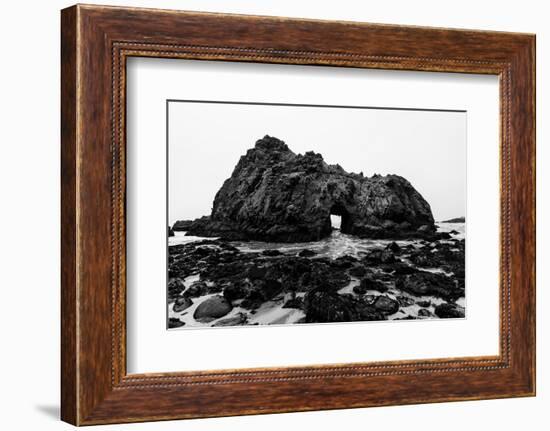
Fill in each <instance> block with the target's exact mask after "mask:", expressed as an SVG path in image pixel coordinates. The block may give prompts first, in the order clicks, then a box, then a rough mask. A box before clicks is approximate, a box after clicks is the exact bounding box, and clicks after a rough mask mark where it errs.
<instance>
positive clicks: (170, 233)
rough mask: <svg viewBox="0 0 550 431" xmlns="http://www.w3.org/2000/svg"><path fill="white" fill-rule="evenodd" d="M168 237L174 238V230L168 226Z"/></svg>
mask: <svg viewBox="0 0 550 431" xmlns="http://www.w3.org/2000/svg"><path fill="white" fill-rule="evenodd" d="M168 236H174V230H173V229H172V228H171V227H170V226H168Z"/></svg>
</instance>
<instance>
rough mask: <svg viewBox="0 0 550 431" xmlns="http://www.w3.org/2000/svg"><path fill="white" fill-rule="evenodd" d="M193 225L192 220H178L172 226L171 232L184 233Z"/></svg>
mask: <svg viewBox="0 0 550 431" xmlns="http://www.w3.org/2000/svg"><path fill="white" fill-rule="evenodd" d="M192 223H193V220H178V221H177V222H175V223H174V225H173V226H172V231H173V232H184V231H186V230H188V229H189V227H190V226H191V224H192Z"/></svg>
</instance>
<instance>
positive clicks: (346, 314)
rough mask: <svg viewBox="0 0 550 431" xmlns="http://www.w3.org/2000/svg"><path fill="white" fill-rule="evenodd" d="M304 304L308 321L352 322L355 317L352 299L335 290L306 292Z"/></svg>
mask: <svg viewBox="0 0 550 431" xmlns="http://www.w3.org/2000/svg"><path fill="white" fill-rule="evenodd" d="M304 305H305V311H306V322H307V323H312V322H315V323H328V322H351V321H353V320H354V319H355V314H354V309H353V306H352V304H351V303H350V301H349V300H346V298H344V297H343V296H342V295H338V294H337V293H335V292H326V291H323V290H313V291H311V292H309V293H307V294H306V297H305V300H304Z"/></svg>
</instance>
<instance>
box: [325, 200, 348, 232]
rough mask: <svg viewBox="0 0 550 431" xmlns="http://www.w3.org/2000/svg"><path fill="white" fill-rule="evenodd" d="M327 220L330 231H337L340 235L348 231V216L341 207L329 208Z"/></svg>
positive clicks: (336, 205)
mask: <svg viewBox="0 0 550 431" xmlns="http://www.w3.org/2000/svg"><path fill="white" fill-rule="evenodd" d="M329 219H330V226H331V229H332V230H339V231H340V232H342V233H347V232H348V231H349V227H350V215H349V213H348V211H347V210H346V208H345V207H344V206H343V205H340V204H334V205H333V206H332V207H331V208H330V213H329Z"/></svg>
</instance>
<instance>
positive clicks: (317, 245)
mask: <svg viewBox="0 0 550 431" xmlns="http://www.w3.org/2000/svg"><path fill="white" fill-rule="evenodd" d="M437 226H438V232H452V231H456V232H458V234H454V235H452V236H453V238H457V239H464V237H465V225H464V223H437ZM207 239H216V238H203V237H198V236H185V232H175V236H172V237H169V238H168V245H177V244H189V243H191V242H195V241H202V240H207ZM391 242H393V240H387V239H376V240H370V239H361V238H357V237H355V236H353V235H347V234H345V233H341V232H340V230H339V229H334V230H333V231H332V234H331V235H330V236H328V237H326V238H324V239H322V240H319V241H312V242H295V243H283V242H281V243H278V242H261V241H232V242H231V244H232V245H233V246H235V247H237V248H238V249H239V250H240V251H242V252H245V253H246V252H249V253H250V252H254V253H257V252H261V251H263V250H279V251H280V252H282V253H296V252H298V251H300V250H303V249H308V250H313V251H314V252H316V253H317V257H329V258H331V259H335V258H337V257H340V256H345V255H350V256H353V257H359V256H361V255H362V254H364V253H366V252H368V251H370V250H372V249H375V248H381V247H385V246H387V245H388V244H389V243H391ZM395 242H396V243H397V244H399V245H407V244H413V245H418V244H419V241H418V240H404V241H395Z"/></svg>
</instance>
